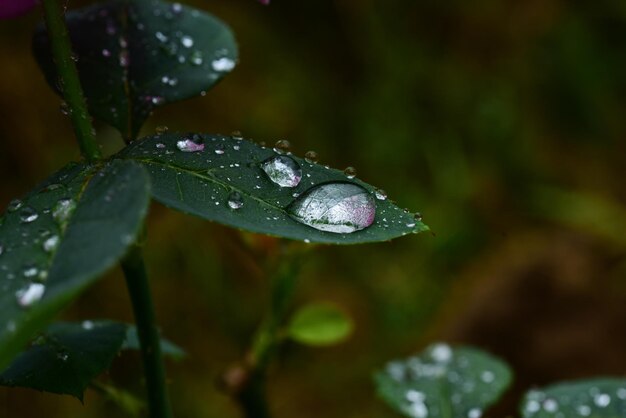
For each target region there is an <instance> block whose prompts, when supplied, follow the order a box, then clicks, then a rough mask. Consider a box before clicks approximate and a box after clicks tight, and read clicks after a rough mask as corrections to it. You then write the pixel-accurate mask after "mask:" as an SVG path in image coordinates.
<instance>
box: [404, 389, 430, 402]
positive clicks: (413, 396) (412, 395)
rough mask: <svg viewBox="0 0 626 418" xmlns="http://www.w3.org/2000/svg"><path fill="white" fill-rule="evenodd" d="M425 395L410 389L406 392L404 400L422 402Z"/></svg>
mask: <svg viewBox="0 0 626 418" xmlns="http://www.w3.org/2000/svg"><path fill="white" fill-rule="evenodd" d="M425 399H426V396H425V395H424V394H423V393H422V392H420V391H417V390H414V389H411V390H408V391H407V392H406V400H407V401H409V402H424V400H425Z"/></svg>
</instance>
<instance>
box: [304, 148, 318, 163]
mask: <svg viewBox="0 0 626 418" xmlns="http://www.w3.org/2000/svg"><path fill="white" fill-rule="evenodd" d="M317 158H318V157H317V152H315V151H307V152H306V154H304V159H305V160H306V162H307V163H310V164H313V163H316V162H317Z"/></svg>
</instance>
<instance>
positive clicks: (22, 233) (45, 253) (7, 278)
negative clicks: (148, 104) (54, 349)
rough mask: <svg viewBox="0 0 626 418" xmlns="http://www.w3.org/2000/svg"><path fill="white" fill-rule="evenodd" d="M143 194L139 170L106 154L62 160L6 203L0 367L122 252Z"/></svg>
mask: <svg viewBox="0 0 626 418" xmlns="http://www.w3.org/2000/svg"><path fill="white" fill-rule="evenodd" d="M149 200H150V199H149V181H148V176H147V174H146V172H145V170H144V169H143V168H142V167H140V166H138V165H137V164H134V163H132V162H130V161H114V162H112V163H109V164H106V165H105V166H104V167H103V168H98V167H90V166H86V165H74V166H70V167H67V168H65V169H63V170H61V171H59V172H58V173H56V174H54V175H52V176H51V177H50V178H49V179H48V180H47V181H46V182H45V183H44V184H43V185H41V186H39V187H37V188H36V189H35V191H34V192H32V193H31V194H29V195H28V196H26V197H25V198H24V199H23V200H21V201H19V204H17V203H16V204H11V205H9V206H10V208H9V210H8V211H7V213H5V214H4V215H3V216H2V218H0V247H1V248H2V250H1V251H0V287H1V289H2V292H1V293H0V308H1V309H0V369H2V368H3V367H5V366H6V365H7V364H8V362H9V361H10V360H11V359H12V358H13V356H15V355H16V354H17V353H18V352H19V351H20V350H21V348H22V346H23V345H24V344H26V343H27V342H28V341H29V339H30V338H31V337H32V336H33V334H34V333H35V332H37V331H38V330H40V329H42V328H43V327H44V326H45V325H46V324H47V323H48V322H49V321H50V320H51V319H52V317H53V316H54V315H55V314H56V313H57V312H58V311H59V310H60V309H61V308H62V307H63V306H65V305H66V304H67V303H68V302H69V301H71V300H72V299H73V298H75V297H76V296H77V295H78V293H79V292H80V291H81V290H83V289H84V288H85V287H87V286H88V285H90V284H91V283H92V282H93V281H94V280H95V279H96V278H97V277H98V276H99V275H100V274H102V273H103V272H104V271H106V270H107V269H108V268H110V267H111V266H113V265H114V263H115V262H116V261H117V260H118V259H119V258H120V257H121V256H122V255H123V254H124V252H125V250H126V248H127V247H128V245H129V244H130V243H131V242H133V240H134V238H135V236H136V234H137V232H138V230H139V229H140V227H141V224H142V220H143V218H144V217H145V215H146V212H147V209H148V203H149ZM11 206H13V207H11ZM14 206H20V207H19V208H18V209H16V210H12V209H14Z"/></svg>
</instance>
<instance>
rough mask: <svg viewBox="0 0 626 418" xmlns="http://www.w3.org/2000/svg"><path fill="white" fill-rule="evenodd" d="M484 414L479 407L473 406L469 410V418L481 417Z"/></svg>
mask: <svg viewBox="0 0 626 418" xmlns="http://www.w3.org/2000/svg"><path fill="white" fill-rule="evenodd" d="M482 415H483V411H481V410H480V409H478V408H472V409H470V410H469V411H468V412H467V418H480V417H481V416H482Z"/></svg>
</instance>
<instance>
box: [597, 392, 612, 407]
mask: <svg viewBox="0 0 626 418" xmlns="http://www.w3.org/2000/svg"><path fill="white" fill-rule="evenodd" d="M593 403H595V404H596V406H598V407H600V408H604V407H606V406H609V404H610V403H611V397H610V396H609V395H608V394H606V393H598V394H597V395H595V396H594V397H593Z"/></svg>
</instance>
